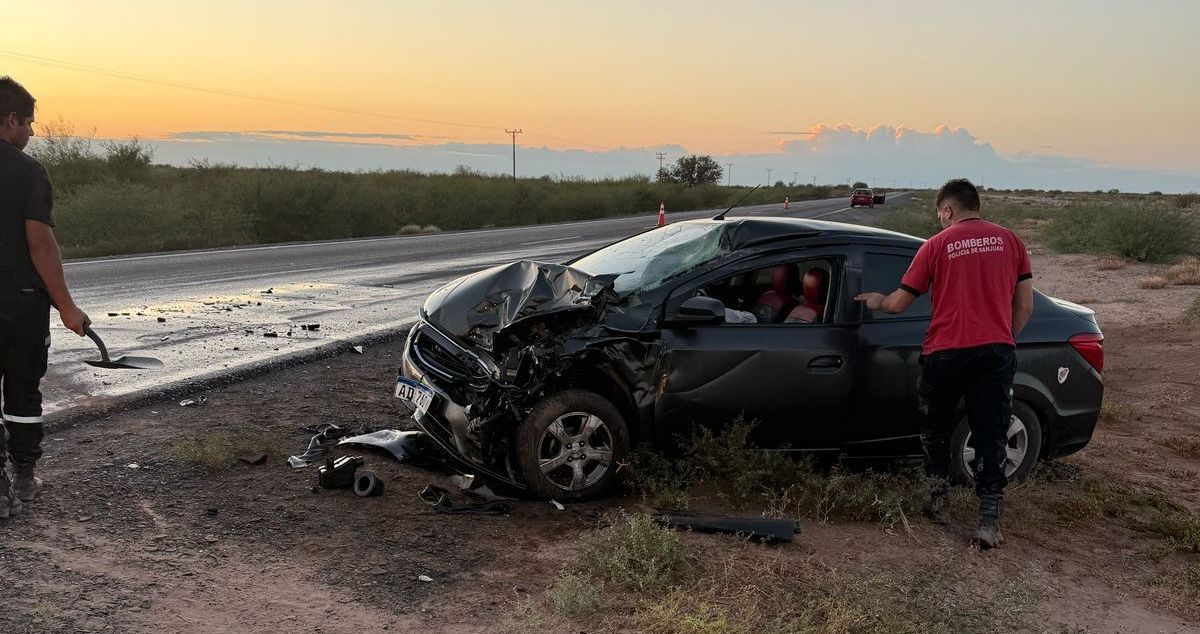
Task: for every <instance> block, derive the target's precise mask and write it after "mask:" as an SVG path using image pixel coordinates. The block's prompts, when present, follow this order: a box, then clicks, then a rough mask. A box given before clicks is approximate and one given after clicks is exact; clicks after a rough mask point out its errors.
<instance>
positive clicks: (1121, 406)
mask: <svg viewBox="0 0 1200 634" xmlns="http://www.w3.org/2000/svg"><path fill="white" fill-rule="evenodd" d="M1132 417H1133V408H1132V407H1130V406H1128V405H1126V404H1125V403H1120V402H1117V401H1114V400H1111V399H1108V400H1105V401H1104V402H1103V403H1102V404H1101V405H1100V422H1102V423H1121V422H1124V421H1126V420H1129V419H1130V418H1132Z"/></svg>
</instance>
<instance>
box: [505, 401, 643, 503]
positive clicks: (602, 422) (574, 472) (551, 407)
mask: <svg viewBox="0 0 1200 634" xmlns="http://www.w3.org/2000/svg"><path fill="white" fill-rule="evenodd" d="M516 449H517V465H518V467H519V468H520V471H521V476H522V478H523V479H524V480H525V483H526V484H527V485H528V486H529V488H530V490H531V491H532V492H533V493H534V494H535V495H537V496H538V497H540V498H542V499H546V500H562V501H566V500H587V499H593V498H597V497H600V496H602V495H604V494H605V493H606V492H607V491H608V490H609V489H611V488H612V486H613V485H614V484H615V483H616V482H617V480H618V478H619V476H618V474H617V465H618V464H620V463H621V462H622V461H624V460H625V457H626V455H627V454H628V452H629V430H628V427H627V425H626V423H625V418H624V417H623V416H622V415H621V412H620V411H619V410H618V409H617V408H616V406H614V405H613V404H612V403H611V402H609V401H608V399H606V398H604V397H602V396H600V395H599V394H595V393H593V392H588V391H585V390H564V391H562V392H558V393H556V394H552V395H550V396H548V397H546V398H544V399H542V400H541V401H540V402H539V403H538V404H537V405H535V406H534V408H533V411H531V412H530V413H529V416H527V417H526V418H525V420H524V421H522V423H521V426H520V427H519V428H518V430H517V443H516Z"/></svg>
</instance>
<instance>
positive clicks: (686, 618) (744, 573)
mask: <svg viewBox="0 0 1200 634" xmlns="http://www.w3.org/2000/svg"><path fill="white" fill-rule="evenodd" d="M1105 414H1106V415H1105V418H1106V423H1107V422H1116V419H1119V418H1125V417H1128V416H1131V415H1132V411H1131V410H1130V409H1129V408H1126V407H1115V406H1114V407H1110V408H1109V409H1108V410H1107V411H1106V413H1105ZM752 435H753V426H752V425H751V424H747V423H745V422H743V421H736V422H735V423H733V424H732V425H731V426H729V427H728V428H726V429H724V430H721V431H715V432H714V431H702V432H699V433H698V434H696V435H695V436H693V437H692V438H690V439H686V440H684V441H683V442H682V443H681V445H682V447H683V449H682V450H681V452H680V453H679V454H677V455H675V456H670V457H665V456H662V455H659V454H638V455H636V456H634V458H633V459H632V460H631V462H630V464H629V465H628V466H629V472H628V478H627V482H628V484H629V486H630V488H631V492H632V493H633V494H634V496H635V497H636V498H637V500H638V501H640V502H641V503H642V508H643V509H644V508H645V507H647V506H649V507H653V508H656V509H668V508H675V509H680V508H687V507H692V508H693V509H694V510H695V509H704V511H705V512H709V511H711V510H712V509H714V508H715V509H720V511H719V512H729V513H734V514H741V515H745V516H750V517H753V516H759V515H761V516H764V517H772V518H794V519H801V520H806V521H807V522H812V523H816V524H827V523H837V524H839V525H850V524H859V525H860V526H862V527H865V528H868V529H869V528H870V527H872V526H873V527H875V528H876V529H877V530H881V531H886V532H888V533H891V534H894V535H907V536H908V539H911V540H913V548H912V549H911V551H909V552H908V553H907V554H906V556H905V557H904V558H903V559H902V560H893V561H889V563H888V565H887V566H879V565H872V564H870V563H868V562H869V561H870V559H869V558H868V559H867V560H866V561H864V562H862V563H856V562H855V561H854V560H848V561H844V562H840V563H838V564H836V565H830V564H828V563H824V562H822V560H821V558H820V557H819V556H809V555H807V554H804V553H798V552H796V551H795V550H794V549H790V548H781V547H778V546H771V545H764V544H760V543H757V542H755V541H753V540H747V539H742V538H739V537H729V536H702V535H691V534H688V533H686V532H679V531H672V530H670V529H668V528H665V527H664V526H662V525H661V524H660V523H659V522H658V521H656V519H655V514H654V512H651V511H645V512H638V513H630V512H626V511H623V510H617V511H613V512H610V513H609V514H607V515H606V516H605V517H604V518H603V519H602V520H601V522H600V525H599V526H598V527H597V528H596V529H594V530H591V531H587V532H585V533H583V534H582V535H581V536H580V537H579V538H578V542H577V543H578V544H579V546H578V547H577V548H576V549H575V554H574V556H573V557H572V558H571V559H570V560H568V561H567V562H565V563H564V564H563V566H562V568H561V570H560V572H559V575H558V577H557V579H556V580H555V581H554V582H553V583H552V584H551V585H550V586H549V588H548V589H547V590H546V592H545V594H544V595H543V596H542V597H541V598H540V599H539V598H538V597H536V596H535V597H531V598H528V599H526V600H524V601H522V602H520V603H518V604H517V605H516V606H515V607H514V608H513V609H512V611H510V612H509V614H508V617H507V620H506V621H505V626H506V629H507V630H508V631H510V632H534V631H545V630H546V629H571V626H570V625H568V624H573V625H574V626H578V627H586V628H587V629H588V631H593V630H595V631H627V630H628V629H629V628H631V627H632V628H635V629H636V630H637V631H642V632H651V633H661V634H711V633H720V634H724V633H730V634H739V633H743V632H745V633H750V632H755V633H757V632H767V633H770V632H828V633H835V632H836V633H843V632H845V633H850V632H877V631H888V632H994V631H1021V632H1063V631H1071V630H1070V629H1069V628H1065V627H1064V626H1062V625H1057V624H1053V623H1048V622H1047V620H1046V619H1045V615H1043V614H1041V613H1040V611H1039V610H1040V604H1041V601H1042V596H1043V595H1044V593H1045V591H1046V579H1047V575H1048V574H1050V573H1049V572H1048V571H1047V570H1043V569H1040V568H1038V566H1037V565H1034V564H1032V563H1031V564H1030V565H1029V566H1028V567H1026V568H1023V569H1020V570H1018V571H1017V572H1016V573H1014V572H1013V571H1012V570H1005V569H1003V568H1000V567H997V566H993V565H987V564H986V563H985V562H981V561H980V560H979V558H978V557H975V556H973V555H971V554H970V553H971V551H969V550H964V549H962V548H961V547H959V545H958V544H956V543H951V542H950V539H952V538H948V537H939V538H936V539H935V540H934V541H933V542H927V541H924V540H923V539H922V537H921V536H920V535H928V533H927V532H925V531H916V532H914V528H913V524H912V523H915V522H926V523H927V520H925V519H924V518H923V517H921V516H920V515H919V513H920V509H921V506H922V504H923V503H924V501H925V499H926V496H927V495H928V485H927V483H926V481H925V478H924V477H923V476H922V475H921V474H920V473H919V472H918V471H903V470H901V471H898V472H897V471H895V470H891V471H888V472H885V473H874V472H872V471H869V470H862V469H853V470H852V469H845V468H842V467H840V466H837V465H815V464H813V463H812V462H809V461H803V460H794V459H792V458H790V457H788V456H787V455H785V454H782V453H780V452H772V451H761V450H758V449H755V448H754V446H753V444H752V442H750V439H751V438H752ZM1176 445H1178V446H1176ZM1193 445H1194V441H1193V440H1192V439H1186V440H1185V439H1182V438H1180V439H1177V442H1173V444H1172V446H1173V447H1175V448H1176V449H1177V450H1179V451H1181V452H1190V451H1192V450H1193V449H1194V447H1193ZM1008 504H1009V509H1008V513H1007V515H1006V526H1007V527H1008V528H1009V529H1010V531H1011V532H1013V533H1015V534H1019V535H1021V536H1022V539H1026V540H1030V541H1033V542H1035V543H1036V542H1045V543H1053V542H1055V541H1057V540H1059V539H1061V538H1062V533H1063V532H1064V531H1066V532H1069V533H1071V534H1081V535H1082V534H1087V533H1088V532H1089V531H1090V530H1094V529H1096V528H1097V527H1099V526H1105V527H1108V529H1107V530H1112V529H1113V528H1115V527H1119V530H1125V531H1130V532H1132V533H1134V534H1136V535H1139V536H1141V539H1144V540H1146V546H1145V548H1146V550H1147V552H1148V553H1149V557H1150V558H1151V560H1152V561H1153V562H1155V563H1154V564H1153V565H1154V571H1153V573H1152V574H1150V575H1149V576H1146V577H1142V578H1133V579H1130V580H1129V582H1128V583H1129V586H1128V587H1129V589H1130V590H1131V591H1132V592H1134V593H1136V594H1138V595H1140V596H1143V597H1145V598H1146V599H1147V600H1149V601H1151V602H1152V603H1154V604H1156V605H1160V606H1162V607H1165V608H1167V609H1170V610H1172V611H1174V612H1176V613H1178V614H1180V615H1183V616H1186V617H1193V618H1194V617H1196V616H1197V613H1198V611H1200V607H1197V606H1198V605H1200V604H1197V603H1196V601H1195V599H1196V597H1197V596H1200V513H1197V512H1195V511H1193V510H1190V509H1189V508H1187V507H1186V506H1184V505H1182V504H1179V503H1177V502H1175V501H1172V500H1171V499H1169V498H1168V497H1167V496H1165V495H1164V494H1162V493H1160V492H1157V491H1155V490H1153V489H1149V488H1146V487H1143V486H1136V485H1133V484H1131V483H1129V482H1126V481H1125V480H1123V479H1122V478H1120V477H1119V476H1117V475H1116V474H1113V473H1108V472H1102V471H1101V470H1099V469H1096V468H1089V467H1086V466H1080V465H1077V464H1074V463H1062V462H1049V463H1046V464H1043V465H1040V466H1039V467H1038V468H1037V469H1036V470H1035V471H1034V473H1033V474H1032V475H1031V477H1030V478H1029V479H1028V480H1026V481H1025V482H1024V483H1021V484H1017V485H1014V486H1013V487H1012V488H1011V490H1010V493H1009V495H1008ZM975 512H976V501H975V499H974V495H973V494H972V492H971V491H969V490H968V489H966V488H957V489H955V490H954V491H953V492H952V495H951V507H950V511H949V514H950V518H951V523H952V524H961V525H963V526H969V525H970V523H971V522H972V521H973V520H974V517H975ZM910 518H911V523H910ZM799 539H801V540H803V539H804V537H803V533H802V534H801V536H800V537H799ZM926 539H927V538H926ZM578 627H576V628H575V629H578Z"/></svg>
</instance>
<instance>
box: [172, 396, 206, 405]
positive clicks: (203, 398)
mask: <svg viewBox="0 0 1200 634" xmlns="http://www.w3.org/2000/svg"><path fill="white" fill-rule="evenodd" d="M207 402H208V397H207V396H200V397H197V398H185V399H183V400H182V401H179V406H180V407H198V406H200V405H204V404H205V403H207Z"/></svg>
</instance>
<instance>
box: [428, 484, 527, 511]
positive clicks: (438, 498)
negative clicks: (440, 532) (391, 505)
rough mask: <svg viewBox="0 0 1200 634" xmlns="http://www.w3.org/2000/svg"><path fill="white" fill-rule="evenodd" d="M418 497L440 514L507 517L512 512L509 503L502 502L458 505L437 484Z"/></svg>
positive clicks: (431, 485) (447, 492)
mask: <svg viewBox="0 0 1200 634" xmlns="http://www.w3.org/2000/svg"><path fill="white" fill-rule="evenodd" d="M464 493H465V492H464ZM417 495H418V497H420V498H421V501H423V502H425V503H426V504H428V505H429V506H430V507H431V508H433V510H434V511H436V512H438V513H453V514H463V513H470V514H476V515H507V514H508V513H509V512H510V510H511V509H510V508H509V506H508V503H507V502H505V501H502V500H493V501H478V502H463V503H456V502H454V500H453V499H452V497H451V494H450V492H449V491H447V490H446V489H443V488H442V487H440V486H437V485H436V484H430V485H429V486H426V487H425V488H424V489H421V492H420V493H418V494H417Z"/></svg>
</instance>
